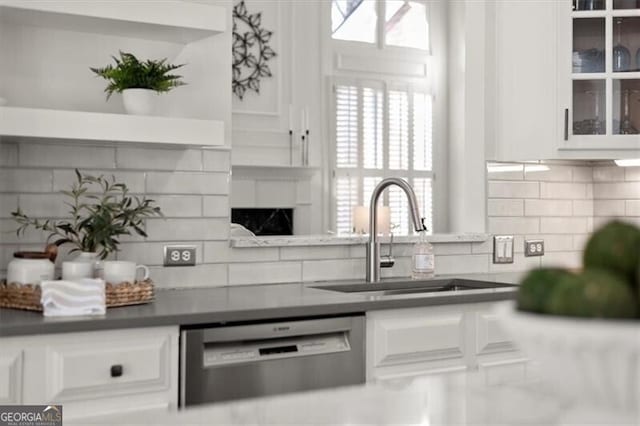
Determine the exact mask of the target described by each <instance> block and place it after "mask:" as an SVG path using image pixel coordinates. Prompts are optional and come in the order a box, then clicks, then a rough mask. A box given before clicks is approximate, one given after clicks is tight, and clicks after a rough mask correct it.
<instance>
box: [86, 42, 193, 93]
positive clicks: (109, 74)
mask: <svg viewBox="0 0 640 426" xmlns="http://www.w3.org/2000/svg"><path fill="white" fill-rule="evenodd" d="M112 58H113V60H114V61H115V63H116V64H115V66H114V65H111V64H109V65H107V66H106V67H104V68H90V69H91V71H93V72H94V73H96V74H97V75H99V76H100V77H102V78H104V79H105V80H107V81H108V82H109V84H108V85H107V87H106V88H105V89H104V91H105V92H107V100H108V99H109V98H110V97H111V95H112V94H113V92H117V93H122V91H123V90H126V89H150V90H155V91H156V92H158V93H162V92H168V91H169V90H171V89H173V88H174V87H178V86H184V85H185V84H186V83H184V82H183V81H181V80H180V79H181V78H182V76H181V75H174V74H169V72H171V71H173V70H176V69H178V68H180V67H182V66H184V65H185V64H180V65H173V64H167V63H166V62H167V58H164V59H161V60H158V61H154V60H151V59H147V60H146V61H144V62H140V61H139V60H138V58H136V57H135V56H134V55H133V54H131V53H126V52H122V51H120V59H118V58H116V57H115V56H112Z"/></svg>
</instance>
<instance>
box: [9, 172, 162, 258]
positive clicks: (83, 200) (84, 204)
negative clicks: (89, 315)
mask: <svg viewBox="0 0 640 426" xmlns="http://www.w3.org/2000/svg"><path fill="white" fill-rule="evenodd" d="M75 173H76V181H75V182H74V183H73V184H72V186H71V190H70V191H60V192H61V193H62V194H64V195H65V196H66V197H68V200H69V201H65V202H64V204H65V205H67V206H68V207H69V213H70V216H71V219H62V220H50V219H46V220H40V219H35V218H31V217H29V216H27V215H26V214H25V213H24V212H23V211H22V210H21V209H20V208H18V209H17V210H16V211H15V212H12V213H11V215H12V216H13V219H14V220H15V221H16V222H18V224H19V225H20V226H19V227H18V229H17V231H16V234H17V235H18V236H20V235H21V234H24V232H25V231H26V229H27V228H29V227H34V228H35V229H37V230H41V231H45V232H49V233H50V234H49V236H48V238H47V242H50V241H51V240H54V241H53V243H54V244H55V245H56V246H60V245H62V244H70V245H72V246H74V248H73V249H72V250H71V252H76V251H86V252H98V253H99V256H100V258H101V259H105V258H106V257H107V256H108V255H109V254H110V253H112V252H117V251H118V250H119V247H118V245H119V244H120V242H119V241H118V239H119V237H121V236H123V235H131V232H132V231H133V232H135V233H136V234H137V235H140V236H142V237H146V236H147V234H146V232H145V231H144V229H143V219H145V218H147V217H152V216H160V217H163V215H162V212H161V211H160V207H158V206H156V205H155V201H154V200H151V199H147V198H145V197H142V198H140V197H137V196H130V195H129V189H128V188H127V186H126V185H125V184H124V183H116V181H115V177H114V176H111V178H110V179H108V178H105V177H104V176H102V175H100V176H97V177H96V176H90V175H83V174H82V173H80V172H79V171H78V170H77V169H76V171H75ZM96 186H97V187H98V188H99V189H100V191H99V192H91V190H92V189H94V188H95V187H96Z"/></svg>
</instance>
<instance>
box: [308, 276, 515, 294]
mask: <svg viewBox="0 0 640 426" xmlns="http://www.w3.org/2000/svg"><path fill="white" fill-rule="evenodd" d="M513 287H516V286H515V285H514V284H505V283H495V282H490V281H474V280H465V279H459V278H452V279H440V280H439V279H433V280H426V281H392V282H378V283H364V284H337V285H319V286H314V287H312V288H316V289H319V290H329V291H337V292H340V293H362V294H364V295H371V296H374V295H375V296H395V295H402V294H413V293H437V292H450V291H453V292H460V291H468V290H491V289H510V288H513ZM514 290H515V289H514Z"/></svg>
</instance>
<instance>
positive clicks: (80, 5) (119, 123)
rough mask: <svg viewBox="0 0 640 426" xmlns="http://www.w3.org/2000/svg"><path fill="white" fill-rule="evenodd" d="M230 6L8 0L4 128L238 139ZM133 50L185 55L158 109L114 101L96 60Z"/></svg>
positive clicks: (2, 66)
mask: <svg viewBox="0 0 640 426" xmlns="http://www.w3.org/2000/svg"><path fill="white" fill-rule="evenodd" d="M230 16H231V15H230V11H229V10H228V9H227V8H226V7H224V6H218V5H215V4H213V3H202V2H200V3H197V2H192V1H181V0H147V1H139V0H131V1H117V0H101V1H92V0H73V1H71V0H61V1H55V2H54V1H44V0H42V1H40V0H29V1H26V0H0V98H3V99H4V100H5V102H6V105H4V106H0V138H1V140H2V141H12V140H18V141H21V140H38V141H47V140H66V141H76V142H78V143H85V142H87V141H93V142H96V141H97V142H118V143H145V144H148V143H152V144H172V145H193V146H220V145H229V141H228V140H227V139H228V137H227V138H225V126H228V124H229V123H230V121H231V112H230V105H231V89H230V87H231V34H230ZM119 51H123V52H129V53H133V54H134V55H136V56H137V57H138V58H139V59H141V60H146V59H154V60H155V59H163V58H167V61H168V62H169V63H173V64H185V65H184V66H183V67H182V68H180V69H178V70H176V71H175V72H174V73H175V74H179V75H181V76H182V77H183V81H184V82H186V83H187V85H186V86H181V87H178V88H175V89H174V90H171V91H170V92H168V93H163V94H161V95H159V96H158V98H157V102H158V105H157V113H156V114H155V115H153V116H139V115H128V114H125V111H124V107H123V104H122V96H121V95H120V94H118V93H114V94H113V96H111V98H110V99H109V100H108V101H107V100H106V94H105V93H104V88H105V87H106V85H107V81H106V80H104V79H102V78H99V77H97V76H96V75H95V74H94V73H93V72H92V71H91V70H90V67H96V68H100V67H104V66H106V65H107V64H109V63H113V60H112V56H118V52H119Z"/></svg>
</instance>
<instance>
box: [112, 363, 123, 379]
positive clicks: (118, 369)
mask: <svg viewBox="0 0 640 426" xmlns="http://www.w3.org/2000/svg"><path fill="white" fill-rule="evenodd" d="M120 376H122V364H116V365H112V366H111V377H120Z"/></svg>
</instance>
